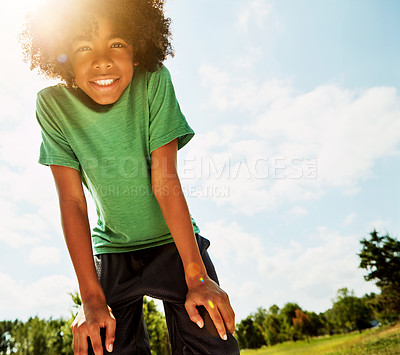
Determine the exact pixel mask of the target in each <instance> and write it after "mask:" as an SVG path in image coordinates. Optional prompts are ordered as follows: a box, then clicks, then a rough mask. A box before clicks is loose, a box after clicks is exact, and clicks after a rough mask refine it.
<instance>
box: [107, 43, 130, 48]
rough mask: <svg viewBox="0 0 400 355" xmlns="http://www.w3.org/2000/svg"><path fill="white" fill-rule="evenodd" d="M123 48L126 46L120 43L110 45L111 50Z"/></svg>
mask: <svg viewBox="0 0 400 355" xmlns="http://www.w3.org/2000/svg"><path fill="white" fill-rule="evenodd" d="M125 47H126V44H124V43H120V42H117V43H113V44H112V45H111V48H125Z"/></svg>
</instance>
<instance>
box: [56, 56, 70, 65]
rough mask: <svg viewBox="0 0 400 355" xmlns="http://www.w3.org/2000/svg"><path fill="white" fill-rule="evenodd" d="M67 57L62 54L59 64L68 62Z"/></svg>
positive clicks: (59, 57)
mask: <svg viewBox="0 0 400 355" xmlns="http://www.w3.org/2000/svg"><path fill="white" fill-rule="evenodd" d="M67 59H68V58H67V55H66V54H65V53H62V54H60V55H59V56H58V58H57V60H58V62H59V63H61V64H63V63H65V62H66V61H67Z"/></svg>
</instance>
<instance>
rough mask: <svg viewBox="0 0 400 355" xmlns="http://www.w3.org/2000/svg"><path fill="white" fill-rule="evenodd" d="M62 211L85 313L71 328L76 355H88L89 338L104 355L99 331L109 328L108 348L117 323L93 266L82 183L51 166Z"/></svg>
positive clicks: (69, 172)
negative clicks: (102, 328)
mask: <svg viewBox="0 0 400 355" xmlns="http://www.w3.org/2000/svg"><path fill="white" fill-rule="evenodd" d="M50 167H51V171H52V173H53V176H54V181H55V183H56V188H57V192H58V198H59V203H60V210H61V222H62V227H63V231H64V236H65V241H66V244H67V247H68V251H69V254H70V256H71V260H72V264H73V266H74V269H75V273H76V276H77V278H78V283H79V289H80V294H81V297H82V305H83V307H82V311H81V312H79V314H78V316H77V318H76V319H75V321H74V323H73V325H72V331H73V335H74V341H73V348H74V352H75V354H82V355H87V354H88V342H87V337H88V336H89V337H90V339H91V342H92V346H93V350H94V352H95V354H96V355H98V354H99V355H100V354H103V349H102V345H101V338H100V327H106V328H107V329H106V346H107V348H108V347H109V346H110V345H111V346H112V343H113V342H114V333H115V319H114V317H113V315H112V313H111V311H110V310H109V308H108V307H107V303H106V299H105V296H104V292H103V290H102V288H101V286H100V283H99V281H98V279H97V274H96V269H95V266H94V260H93V253H92V244H91V236H90V227H89V221H88V214H87V205H86V199H85V195H84V192H83V188H82V181H81V178H80V175H79V172H78V171H77V170H76V169H72V168H68V167H65V166H58V165H51V166H50Z"/></svg>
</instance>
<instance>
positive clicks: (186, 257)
mask: <svg viewBox="0 0 400 355" xmlns="http://www.w3.org/2000/svg"><path fill="white" fill-rule="evenodd" d="M177 150H178V139H177V138H176V139H175V140H173V141H171V142H170V143H168V144H166V145H164V146H162V147H160V148H158V149H156V150H154V151H153V152H152V153H151V183H152V188H153V192H154V195H155V197H156V198H157V201H158V203H159V205H160V209H161V211H162V214H163V216H164V219H165V221H166V223H167V225H168V228H169V230H170V232H171V234H172V237H173V239H174V242H175V244H176V247H177V249H178V252H179V255H180V257H181V259H182V263H183V267H184V269H185V278H186V284H187V286H188V294H187V297H186V303H185V307H186V310H187V312H188V314H189V317H190V319H191V320H192V321H193V322H195V323H197V324H198V325H199V326H200V327H202V326H203V325H204V322H203V319H202V318H201V316H200V315H199V313H198V311H197V309H196V306H201V305H202V306H204V307H205V308H206V309H207V311H208V313H209V314H210V317H211V319H212V320H213V322H214V324H215V327H216V328H217V331H218V333H219V335H220V337H221V338H222V339H225V340H226V330H225V326H226V328H227V330H228V331H229V332H230V333H233V332H234V330H235V314H234V312H233V309H232V307H231V305H230V302H229V298H228V295H227V294H226V293H225V292H224V291H223V290H222V289H221V288H220V287H219V286H218V285H217V284H216V283H215V282H214V281H213V280H211V279H210V278H209V277H208V275H207V271H206V268H205V266H204V263H203V260H202V259H201V255H200V252H199V248H198V246H197V243H196V239H195V236H194V231H193V226H192V222H191V218H190V213H189V209H188V206H187V203H186V199H185V196H184V195H183V192H182V188H181V184H180V181H179V177H178V173H177ZM224 324H225V326H224Z"/></svg>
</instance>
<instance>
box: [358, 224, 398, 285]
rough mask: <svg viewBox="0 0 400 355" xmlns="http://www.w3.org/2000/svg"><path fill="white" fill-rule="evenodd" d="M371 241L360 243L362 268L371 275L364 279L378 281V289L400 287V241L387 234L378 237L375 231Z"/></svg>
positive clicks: (372, 233)
mask: <svg viewBox="0 0 400 355" xmlns="http://www.w3.org/2000/svg"><path fill="white" fill-rule="evenodd" d="M370 236H371V238H370V239H366V238H365V239H362V240H361V241H360V243H361V245H362V250H361V252H360V253H359V254H358V255H359V257H360V258H361V262H360V268H363V269H366V270H367V271H368V272H369V273H368V275H365V276H364V278H365V279H366V280H367V281H374V280H376V285H377V286H378V287H383V286H395V287H396V288H399V287H400V241H398V240H396V239H394V238H392V237H390V236H389V235H388V234H386V235H385V236H383V237H380V236H378V233H377V231H376V230H375V229H374V230H373V231H372V232H371V233H370Z"/></svg>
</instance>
